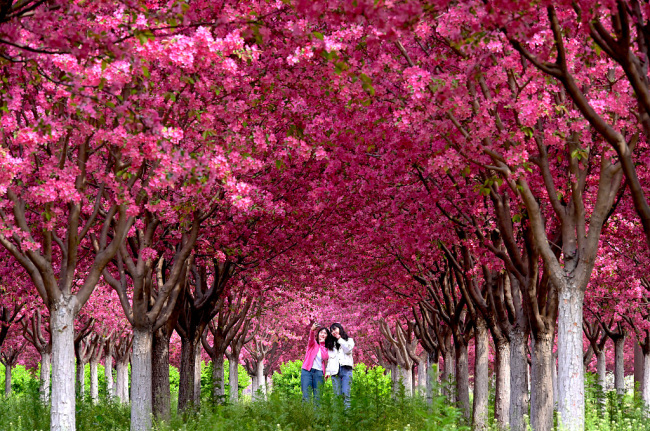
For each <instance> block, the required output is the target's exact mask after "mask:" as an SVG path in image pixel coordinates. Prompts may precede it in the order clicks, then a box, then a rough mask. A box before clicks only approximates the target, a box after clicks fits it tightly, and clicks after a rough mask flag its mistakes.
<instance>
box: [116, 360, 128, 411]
mask: <svg viewBox="0 0 650 431" xmlns="http://www.w3.org/2000/svg"><path fill="white" fill-rule="evenodd" d="M115 373H116V375H115V378H116V380H117V381H116V382H115V385H116V386H115V395H116V396H117V398H118V399H119V400H120V402H121V403H122V404H128V403H129V364H128V362H119V361H118V362H117V364H115Z"/></svg>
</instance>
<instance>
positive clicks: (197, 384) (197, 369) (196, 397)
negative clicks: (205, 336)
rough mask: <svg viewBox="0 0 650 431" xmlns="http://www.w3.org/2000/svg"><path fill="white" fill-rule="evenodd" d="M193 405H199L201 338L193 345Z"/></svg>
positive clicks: (197, 406)
mask: <svg viewBox="0 0 650 431" xmlns="http://www.w3.org/2000/svg"><path fill="white" fill-rule="evenodd" d="M192 402H193V403H194V405H195V406H196V408H197V409H198V408H199V407H200V406H201V339H199V340H197V342H196V346H195V347H194V398H193V401H192Z"/></svg>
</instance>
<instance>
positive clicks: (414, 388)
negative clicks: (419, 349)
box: [411, 363, 418, 395]
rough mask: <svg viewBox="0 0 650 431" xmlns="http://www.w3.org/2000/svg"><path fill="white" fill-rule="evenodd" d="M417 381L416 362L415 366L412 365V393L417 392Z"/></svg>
mask: <svg viewBox="0 0 650 431" xmlns="http://www.w3.org/2000/svg"><path fill="white" fill-rule="evenodd" d="M417 381H418V375H417V370H416V369H415V363H413V366H411V393H412V394H413V395H415V394H417Z"/></svg>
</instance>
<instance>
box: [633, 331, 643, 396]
mask: <svg viewBox="0 0 650 431" xmlns="http://www.w3.org/2000/svg"><path fill="white" fill-rule="evenodd" d="M644 361H645V360H644V357H643V350H642V349H641V346H639V343H634V390H635V393H634V395H635V396H637V394H643V369H644V366H645V364H644Z"/></svg>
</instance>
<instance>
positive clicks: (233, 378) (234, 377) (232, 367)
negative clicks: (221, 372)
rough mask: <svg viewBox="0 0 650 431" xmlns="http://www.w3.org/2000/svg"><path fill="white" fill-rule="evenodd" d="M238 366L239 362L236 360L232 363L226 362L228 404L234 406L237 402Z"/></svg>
mask: <svg viewBox="0 0 650 431" xmlns="http://www.w3.org/2000/svg"><path fill="white" fill-rule="evenodd" d="M238 365H239V362H237V360H236V359H234V360H232V361H230V360H229V361H228V370H229V371H230V376H229V379H228V383H229V384H230V402H231V403H233V404H235V403H236V402H237V401H239V373H238V371H239V370H238V369H237V368H238Z"/></svg>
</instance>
